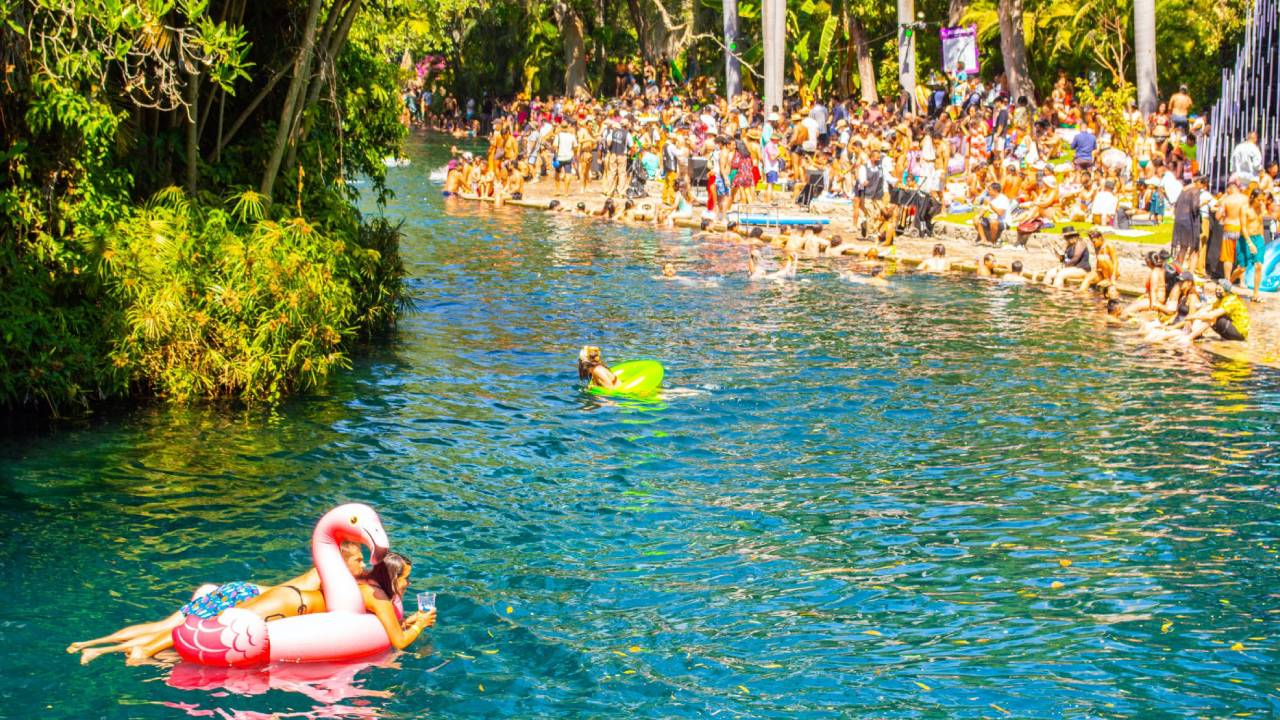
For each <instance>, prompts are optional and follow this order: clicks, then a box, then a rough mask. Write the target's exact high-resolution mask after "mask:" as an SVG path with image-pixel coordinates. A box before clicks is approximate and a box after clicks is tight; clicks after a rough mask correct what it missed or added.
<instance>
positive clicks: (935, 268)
mask: <svg viewBox="0 0 1280 720" xmlns="http://www.w3.org/2000/svg"><path fill="white" fill-rule="evenodd" d="M950 269H951V261H950V260H948V259H947V246H946V245H943V244H942V243H937V244H936V245H934V246H933V254H932V255H930V256H929V257H928V258H926V259H925V261H924V262H922V263H920V272H926V273H944V272H947V271H948V270H950Z"/></svg>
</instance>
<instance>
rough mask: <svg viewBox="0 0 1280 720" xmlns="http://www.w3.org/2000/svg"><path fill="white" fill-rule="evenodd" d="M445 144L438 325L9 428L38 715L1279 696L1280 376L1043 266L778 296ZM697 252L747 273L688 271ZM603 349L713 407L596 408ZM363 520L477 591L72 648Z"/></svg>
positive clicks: (430, 276)
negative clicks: (211, 661)
mask: <svg viewBox="0 0 1280 720" xmlns="http://www.w3.org/2000/svg"><path fill="white" fill-rule="evenodd" d="M445 148H447V145H445V146H441V145H439V144H437V143H435V142H434V141H428V140H424V139H422V138H417V139H415V142H414V145H413V147H411V155H410V156H411V157H412V158H413V160H414V164H413V165H412V166H410V167H407V168H395V169H392V170H391V171H390V172H391V184H392V185H393V186H394V187H395V188H396V189H397V193H398V195H397V197H396V199H394V200H393V201H392V202H391V204H390V205H389V207H388V208H387V212H388V214H390V215H392V216H395V217H403V218H405V228H406V231H407V233H408V235H407V241H406V246H405V257H406V263H407V265H408V267H409V272H410V282H411V284H412V286H413V287H414V288H415V290H416V294H417V299H416V301H415V311H414V312H413V313H412V314H411V315H409V316H407V317H406V318H405V319H404V321H403V323H402V324H401V327H400V332H399V334H398V336H397V337H396V338H395V339H394V340H393V341H391V342H390V343H389V344H388V345H386V346H383V347H378V348H374V349H373V350H372V351H371V353H370V354H368V355H365V356H363V357H360V358H358V359H357V361H356V364H355V368H354V369H353V371H352V372H350V373H347V374H344V375H343V376H341V377H338V378H336V379H335V381H334V382H333V383H332V385H331V386H330V387H329V388H328V389H327V390H326V392H325V393H324V394H322V395H318V396H313V397H308V398H299V399H295V400H292V401H290V402H288V403H286V404H285V405H283V406H282V407H280V408H278V409H277V410H276V411H274V412H272V413H237V412H227V411H225V410H219V409H211V408H168V407H149V408H141V409H134V410H130V411H127V412H123V413H120V414H119V415H112V416H111V417H108V418H104V419H102V420H100V421H99V422H95V423H92V424H88V425H84V426H79V427H75V428H71V429H68V430H65V431H62V432H58V433H56V434H35V435H23V436H20V437H17V438H14V437H9V438H6V439H4V440H3V441H0V501H2V502H0V518H2V519H3V521H4V522H5V524H6V526H7V530H8V532H7V533H6V534H5V536H4V540H3V541H2V542H3V551H4V552H3V556H4V558H5V562H4V563H2V564H0V583H2V584H0V593H2V594H3V597H6V598H9V602H7V603H4V604H0V626H2V627H3V628H4V634H5V642H6V647H7V648H15V649H16V651H14V652H10V653H7V654H6V655H5V656H4V658H3V659H0V702H3V705H2V707H3V708H4V709H3V710H2V711H0V714H2V715H5V716H12V717H36V716H40V717H83V716H93V717H98V716H107V717H130V718H134V717H138V718H146V717H181V716H186V715H188V714H190V715H193V716H210V715H209V713H215V715H212V716H214V717H226V716H230V717H238V718H252V717H262V716H265V715H266V714H270V713H278V714H279V716H289V714H298V715H297V716H304V715H306V716H311V717H422V716H436V717H456V718H462V717H493V716H516V717H603V716H618V715H625V716H634V717H652V718H668V717H703V716H713V715H714V716H725V717H752V718H756V717H777V718H805V717H812V718H828V717H833V716H836V717H859V718H861V717H875V718H925V717H955V718H981V717H1017V718H1058V717H1090V718H1110V717H1128V718H1148V717H1226V716H1230V715H1234V714H1237V713H1249V714H1251V715H1250V716H1252V717H1265V716H1268V715H1274V714H1276V713H1277V712H1280V700H1277V693H1276V689H1275V687H1274V686H1275V673H1274V670H1273V669H1274V667H1275V666H1276V662H1277V659H1278V658H1277V648H1276V639H1275V633H1274V631H1273V630H1274V627H1275V622H1276V618H1277V616H1280V595H1277V593H1276V592H1275V587H1274V585H1275V577H1276V572H1277V568H1278V565H1280V564H1278V563H1277V551H1280V545H1278V544H1277V543H1278V542H1280V540H1278V538H1277V535H1278V534H1280V510H1277V497H1276V477H1278V476H1280V475H1278V474H1277V472H1278V470H1280V459H1278V458H1277V455H1276V449H1275V446H1274V443H1273V440H1272V439H1273V438H1274V437H1275V433H1276V429H1277V427H1276V425H1277V421H1276V419H1275V418H1277V417H1280V415H1277V413H1276V411H1277V409H1280V393H1277V381H1276V375H1275V374H1274V373H1272V372H1270V371H1267V370H1258V369H1254V368H1251V367H1249V366H1247V365H1241V364H1238V363H1233V362H1229V361H1223V360H1216V359H1213V358H1211V357H1208V356H1205V355H1202V354H1200V353H1186V352H1183V351H1171V350H1166V349H1159V348H1150V347H1147V346H1144V345H1143V344H1141V343H1140V342H1137V341H1135V340H1134V339H1132V338H1131V337H1130V336H1128V335H1127V334H1126V333H1125V332H1124V331H1119V330H1116V329H1113V328H1108V327H1107V326H1106V325H1105V324H1104V323H1103V322H1102V321H1101V319H1100V314H1099V313H1095V312H1094V311H1093V310H1092V309H1082V303H1083V302H1084V301H1082V300H1081V299H1080V298H1078V297H1075V296H1065V295H1059V294H1054V293H1050V292H1046V291H1043V290H1041V289H1037V288H1015V287H1001V286H998V285H994V284H986V283H981V282H976V281H973V280H971V279H967V278H928V277H917V276H911V275H909V274H902V273H898V274H896V275H893V276H892V278H891V283H892V288H891V289H890V290H889V291H887V292H885V291H878V290H875V289H873V288H867V287H859V286H854V285H851V284H849V283H846V282H843V281H840V280H838V278H837V277H836V274H835V270H836V269H837V268H836V267H825V268H820V270H821V271H820V272H813V273H809V279H810V280H811V282H807V283H784V284H775V283H749V282H746V281H745V280H744V279H742V267H743V266H744V265H745V255H744V250H743V249H742V248H740V247H728V246H720V245H716V244H707V243H695V242H693V241H691V240H690V238H689V236H688V233H687V232H653V231H650V230H648V229H642V228H623V227H619V226H614V225H606V224H602V223H599V222H597V221H593V220H584V219H573V218H569V217H565V216H558V215H547V214H542V213H534V212H529V211H523V210H516V209H511V208H503V209H494V208H491V207H487V206H482V205H479V204H472V203H466V202H456V201H445V200H442V199H441V198H440V197H439V187H438V186H436V185H433V184H432V183H431V182H430V181H429V179H428V177H429V174H430V172H431V171H432V170H433V169H436V168H437V167H439V166H440V165H442V164H443V163H444V161H445V158H446V156H447V153H446V151H445ZM668 260H669V261H671V262H673V263H675V264H676V265H677V267H678V269H679V270H680V271H681V273H683V274H686V275H688V276H690V277H694V276H705V277H718V278H719V282H718V283H717V284H715V285H705V284H686V283H667V282H661V281H658V280H655V279H654V278H653V276H654V275H655V274H656V273H657V269H658V267H659V266H660V264H661V263H662V262H665V261H668ZM587 342H592V343H594V344H598V345H601V346H602V347H603V348H604V350H605V353H606V360H609V361H617V360H623V359H627V358H633V357H648V358H657V359H660V360H661V361H662V362H663V363H664V365H665V366H666V368H667V378H668V387H669V388H677V390H670V389H669V390H668V391H667V392H666V393H664V394H663V395H661V396H659V398H658V399H657V400H656V401H634V400H626V399H618V398H601V397H597V396H593V395H589V394H587V393H584V392H582V391H581V390H580V388H579V387H578V386H577V383H576V376H575V374H574V365H573V361H574V356H575V353H576V350H577V348H578V347H580V346H581V345H583V344H585V343H587ZM348 500H359V501H363V502H368V503H370V504H372V505H374V506H375V507H377V508H378V510H379V511H380V513H381V514H382V516H383V519H384V522H385V524H386V526H387V528H388V530H389V532H390V534H391V537H392V542H393V546H394V547H395V548H396V549H397V550H399V551H401V552H404V553H405V554H406V555H408V556H409V557H411V558H412V559H413V560H414V575H413V590H423V589H434V590H437V591H438V592H439V593H440V595H439V612H440V625H439V627H437V628H435V629H433V630H432V631H431V632H430V633H429V637H426V636H424V639H423V640H421V641H420V642H419V643H418V644H417V645H416V646H415V647H414V648H412V649H411V650H410V651H409V652H406V653H402V654H398V655H393V656H390V657H388V658H383V659H381V660H380V661H379V662H376V663H372V664H369V665H368V666H359V667H344V668H342V669H341V670H338V671H335V672H334V673H331V674H323V673H322V674H321V675H320V676H316V675H314V673H316V672H318V669H316V668H284V669H272V670H270V671H262V670H257V671H247V672H237V673H225V672H221V671H208V670H204V669H199V668H192V667H189V666H184V665H180V666H177V667H170V666H169V665H163V664H162V665H157V666H143V667H126V666H125V665H124V664H123V663H122V662H121V661H120V658H119V656H107V657H104V658H102V659H99V660H97V661H96V662H94V663H93V664H92V665H90V666H89V667H88V668H81V667H80V666H79V665H77V664H76V661H75V658H74V657H72V656H69V655H67V654H66V653H64V652H63V648H65V646H66V645H67V644H68V643H69V642H71V641H72V640H77V639H83V638H85V637H90V636H93V635H98V634H102V633H106V632H108V631H110V630H112V629H115V628H117V627H119V626H121V625H123V624H125V623H128V622H134V621H139V620H144V619H153V618H158V617H160V616H162V615H164V614H166V613H168V612H170V611H172V609H173V608H174V607H175V606H176V605H178V604H179V603H180V602H181V601H182V599H183V598H184V596H186V595H187V594H188V593H189V592H190V590H191V588H192V587H194V586H195V585H197V584H199V583H201V582H205V581H225V580H233V579H254V580H262V581H275V580H278V579H282V578H285V577H288V576H290V575H291V574H292V573H294V572H297V571H298V569H299V568H302V567H304V566H305V565H306V564H307V563H308V562H309V552H308V548H307V540H308V537H309V534H310V530H311V525H312V523H313V522H314V521H315V518H317V517H318V516H319V515H320V514H321V513H322V512H324V511H325V510H326V509H327V508H329V507H331V506H332V505H334V504H336V503H339V502H343V501H348ZM413 590H411V594H412V592H413ZM254 713H262V714H264V715H255V714H254Z"/></svg>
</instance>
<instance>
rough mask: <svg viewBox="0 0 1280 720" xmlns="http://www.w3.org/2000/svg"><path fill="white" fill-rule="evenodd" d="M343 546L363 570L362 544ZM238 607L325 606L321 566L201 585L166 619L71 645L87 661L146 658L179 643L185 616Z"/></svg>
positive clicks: (351, 564) (267, 610) (293, 610)
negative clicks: (278, 577)
mask: <svg viewBox="0 0 1280 720" xmlns="http://www.w3.org/2000/svg"><path fill="white" fill-rule="evenodd" d="M341 549H342V558H343V560H344V561H345V562H346V564H347V569H348V570H350V571H351V574H352V575H354V576H356V577H360V576H362V575H363V574H364V560H363V558H362V557H361V555H360V546H359V545H356V544H355V543H347V542H344V543H342V546H341ZM233 607H239V608H243V609H245V610H249V611H251V612H253V613H255V614H257V615H258V616H259V617H261V618H263V619H264V620H276V619H279V618H284V617H292V616H294V615H303V614H306V613H308V612H324V611H325V605H324V595H323V594H322V593H321V592H320V574H319V573H318V572H316V569H315V568H311V569H310V570H307V571H306V572H305V573H303V574H301V575H299V576H297V577H295V578H293V579H291V580H289V581H288V582H285V583H281V584H279V585H272V586H266V587H264V586H261V585H255V584H253V583H247V582H244V581H235V582H229V583H225V584H223V585H203V586H201V587H200V588H199V589H198V590H196V593H195V596H194V597H192V598H191V600H190V601H189V602H187V603H186V604H185V605H183V606H182V607H181V608H179V609H178V611H177V612H175V613H174V614H172V615H170V616H169V617H167V618H165V619H163V620H158V621H156V622H150V623H141V624H138V625H130V626H128V627H126V628H123V629H121V630H117V631H116V632H114V633H111V634H110V635H104V636H103V637H100V638H94V639H93V640H85V641H83V642H75V643H71V644H70V645H68V646H67V652H69V653H75V652H79V653H81V655H80V663H81V664H82V665H83V664H87V663H89V662H92V661H93V660H94V659H95V658H97V657H99V656H101V655H105V654H106V653H113V652H126V653H128V654H129V660H128V662H129V663H130V664H136V663H140V662H143V661H145V660H146V659H147V658H149V657H152V656H153V655H155V654H156V653H159V652H161V651H162V650H167V649H169V648H171V647H173V629H174V628H176V627H178V626H179V625H181V624H182V623H183V622H185V621H186V618H187V616H188V615H196V616H197V617H204V618H211V617H216V616H217V615H218V613H221V612H222V611H223V610H226V609H228V608H233ZM99 646H105V647H99Z"/></svg>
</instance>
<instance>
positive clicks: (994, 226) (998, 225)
mask: <svg viewBox="0 0 1280 720" xmlns="http://www.w3.org/2000/svg"><path fill="white" fill-rule="evenodd" d="M1012 206H1013V203H1012V201H1010V200H1009V198H1008V197H1006V196H1005V194H1004V192H1003V191H1002V190H1001V187H1000V183H995V182H993V183H991V184H990V185H988V186H987V202H986V205H985V206H984V207H983V209H982V211H981V212H980V213H978V216H977V217H975V218H974V219H973V229H974V230H976V231H977V232H978V242H979V243H985V244H987V245H997V244H999V242H1000V234H1001V233H1003V232H1004V231H1005V228H1007V227H1008V226H1009V210H1010V208H1012Z"/></svg>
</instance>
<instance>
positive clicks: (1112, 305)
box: [1107, 298, 1124, 317]
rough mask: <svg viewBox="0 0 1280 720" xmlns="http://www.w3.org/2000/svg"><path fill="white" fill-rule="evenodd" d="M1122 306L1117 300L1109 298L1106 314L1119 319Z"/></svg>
mask: <svg viewBox="0 0 1280 720" xmlns="http://www.w3.org/2000/svg"><path fill="white" fill-rule="evenodd" d="M1123 307H1124V306H1123V305H1122V304H1121V303H1120V299H1119V298H1111V299H1109V300H1107V314H1108V315H1110V316H1112V317H1120V313H1121V309H1122V308H1123Z"/></svg>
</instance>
